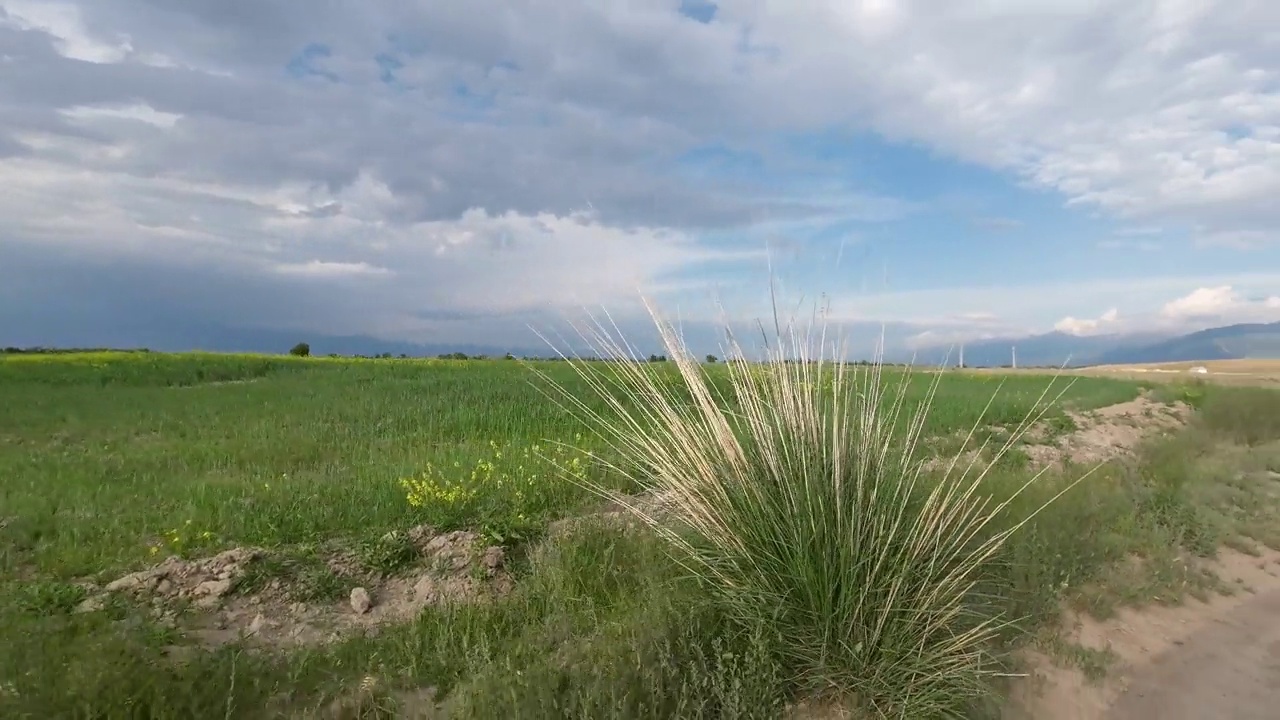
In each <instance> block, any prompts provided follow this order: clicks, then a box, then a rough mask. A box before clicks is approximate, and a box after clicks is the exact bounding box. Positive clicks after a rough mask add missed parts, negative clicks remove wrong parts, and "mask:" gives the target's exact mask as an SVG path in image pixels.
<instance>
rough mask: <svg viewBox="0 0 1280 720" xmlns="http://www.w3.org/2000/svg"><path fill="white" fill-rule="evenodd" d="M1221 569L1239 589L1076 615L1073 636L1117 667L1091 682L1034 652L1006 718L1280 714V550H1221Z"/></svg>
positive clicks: (1112, 719)
mask: <svg viewBox="0 0 1280 720" xmlns="http://www.w3.org/2000/svg"><path fill="white" fill-rule="evenodd" d="M1214 569H1215V571H1216V572H1217V574H1218V575H1219V577H1220V578H1221V579H1222V580H1223V581H1224V582H1226V583H1227V584H1229V585H1231V586H1232V587H1234V588H1236V589H1237V591H1236V592H1235V593H1233V594H1231V595H1226V596H1216V597H1214V598H1212V599H1211V600H1210V601H1209V602H1199V601H1197V600H1194V599H1192V600H1188V601H1187V602H1186V603H1185V604H1183V605H1179V606H1173V607H1168V606H1153V607H1145V608H1141V609H1138V610H1132V609H1126V610H1122V611H1121V612H1120V614H1119V615H1118V616H1117V617H1116V618H1114V619H1112V620H1108V621H1106V622H1098V621H1093V620H1089V619H1084V618H1076V619H1074V620H1073V622H1072V625H1073V626H1074V630H1073V632H1072V633H1071V637H1070V639H1071V640H1072V641H1074V642H1077V643H1079V644H1080V645H1083V646H1085V647H1089V648H1094V649H1098V650H1103V649H1109V650H1110V651H1111V652H1112V653H1114V655H1115V656H1116V658H1117V659H1118V663H1117V665H1116V666H1115V667H1113V668H1112V669H1111V670H1110V671H1109V672H1108V676H1107V678H1106V679H1105V680H1103V681H1101V682H1097V683H1094V682H1089V681H1088V680H1086V679H1085V678H1084V676H1083V674H1082V673H1081V672H1080V671H1079V670H1076V669H1074V668H1064V667H1060V666H1058V665H1055V664H1053V663H1052V662H1051V661H1050V660H1049V659H1048V658H1047V657H1044V656H1039V655H1032V656H1030V657H1029V660H1030V663H1031V665H1032V667H1033V668H1034V670H1033V672H1032V673H1031V676H1030V677H1028V678H1027V679H1026V680H1025V681H1024V682H1020V683H1018V684H1017V685H1016V686H1015V689H1014V696H1013V702H1012V704H1011V706H1010V708H1009V710H1008V712H1006V713H1005V716H1006V718H1007V720H1031V719H1032V718H1035V719H1036V720H1148V719H1151V720H1155V719H1159V720H1192V719H1195V720H1209V719H1211V718H1223V719H1227V718H1231V719H1236V720H1252V719H1254V718H1257V719H1259V720H1260V719H1262V718H1278V717H1280V553H1277V552H1267V553H1266V554H1264V555H1262V556H1260V557H1254V556H1250V555H1245V554H1242V553H1238V552H1234V551H1225V550H1224V551H1223V553H1222V555H1221V558H1220V560H1219V562H1218V563H1216V565H1215V567H1214Z"/></svg>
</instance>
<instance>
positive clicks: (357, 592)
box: [351, 587, 373, 615]
mask: <svg viewBox="0 0 1280 720" xmlns="http://www.w3.org/2000/svg"><path fill="white" fill-rule="evenodd" d="M371 607H373V599H372V598H370V597H369V591H368V590H365V589H364V588H362V587H358V588H352V590H351V609H352V610H354V611H355V613H356V614H357V615H363V614H365V613H367V612H369V608H371Z"/></svg>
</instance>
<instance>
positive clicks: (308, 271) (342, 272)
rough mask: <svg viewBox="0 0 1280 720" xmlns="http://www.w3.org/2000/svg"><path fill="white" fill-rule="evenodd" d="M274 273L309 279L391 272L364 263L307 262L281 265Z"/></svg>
mask: <svg viewBox="0 0 1280 720" xmlns="http://www.w3.org/2000/svg"><path fill="white" fill-rule="evenodd" d="M275 271H276V272H278V273H281V274H284V275H305V276H309V277H322V278H330V277H350V276H354V275H390V274H391V271H390V270H388V269H386V268H384V267H376V266H374V265H370V264H369V263H366V262H354V263H343V262H325V261H322V260H309V261H307V262H304V263H281V264H279V265H276V266H275Z"/></svg>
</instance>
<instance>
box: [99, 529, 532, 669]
mask: <svg viewBox="0 0 1280 720" xmlns="http://www.w3.org/2000/svg"><path fill="white" fill-rule="evenodd" d="M406 535H407V539H408V541H409V542H410V543H411V544H412V547H413V549H414V551H415V552H416V553H417V557H416V558H414V561H413V562H412V563H409V567H407V568H405V569H404V571H402V572H400V573H397V574H395V575H392V576H382V575H380V574H379V573H377V572H376V571H370V570H368V569H367V568H365V567H362V566H361V563H360V562H359V561H358V560H357V559H356V557H355V553H353V552H351V551H342V550H336V551H333V552H330V553H329V554H328V555H327V556H325V557H324V558H323V559H322V562H323V563H324V565H325V566H326V567H327V569H328V571H330V572H331V573H332V574H331V575H330V576H329V577H330V578H331V579H332V580H333V581H334V582H333V584H334V586H335V587H337V588H339V589H340V590H341V591H344V592H339V593H335V594H334V595H336V596H331V597H325V598H322V599H317V600H312V601H310V602H307V601H301V600H299V599H298V596H299V592H297V590H298V588H296V587H294V586H293V584H292V583H291V579H290V578H288V577H270V576H269V575H268V574H264V569H265V568H267V567H268V566H270V565H271V561H272V560H288V559H289V558H288V556H287V555H286V554H284V553H282V552H272V551H268V550H264V549H262V548H253V547H237V548H232V549H230V550H226V551H224V552H221V553H218V554H217V555H214V556H212V557H207V558H199V559H194V560H184V559H182V558H179V557H176V556H174V557H169V558H167V559H165V560H164V561H163V562H161V563H159V564H158V565H155V566H153V567H150V568H147V569H145V570H141V571H138V572H134V573H130V574H128V575H125V576H123V577H121V578H119V579H117V580H114V581H112V582H110V583H108V584H106V585H105V586H103V587H102V588H96V587H94V588H91V594H90V596H89V597H88V598H87V599H86V600H84V602H82V603H81V604H80V607H79V608H78V609H77V610H78V612H94V611H97V610H100V609H102V608H104V607H105V606H106V604H107V603H108V602H109V601H110V599H111V596H113V595H115V596H123V597H125V598H127V599H128V600H131V601H133V602H136V603H141V604H145V605H147V606H149V607H150V610H151V614H152V616H153V617H154V618H156V619H157V620H159V621H160V622H162V623H163V624H167V625H171V626H175V627H181V628H182V629H184V630H186V631H187V632H188V633H189V634H190V635H191V636H192V637H194V638H196V639H197V640H198V642H199V643H200V644H201V645H205V646H217V645H222V644H226V643H230V642H234V641H237V640H240V639H246V640H247V641H249V643H250V644H251V645H257V646H262V647H268V648H273V647H274V648H281V647H294V646H302V645H311V644H316V643H323V642H331V641H335V640H338V639H340V638H342V637H345V636H348V635H350V634H354V633H358V632H367V631H375V630H376V629H377V628H378V627H379V626H382V625H385V624H388V623H397V622H405V621H409V620H412V619H413V618H414V617H415V616H416V615H417V614H418V613H420V612H421V611H422V610H423V609H424V608H426V607H428V606H430V605H435V604H440V603H446V602H484V601H486V600H488V599H491V598H493V597H497V596H501V595H504V594H506V593H508V592H510V590H511V588H512V579H511V576H510V575H509V574H508V573H507V572H506V570H505V568H504V562H505V555H504V552H503V549H502V548H501V547H498V546H485V545H484V544H483V543H482V542H481V540H480V537H479V536H478V535H476V534H475V533H472V532H467V531H454V532H449V533H440V534H437V533H435V532H434V531H433V530H432V529H431V528H429V527H426V526H421V527H417V528H413V529H412V530H409V531H408V532H407V533H406ZM276 566H278V563H277V565H276ZM250 580H254V581H256V582H253V584H252V585H251V584H250ZM347 588H349V590H348V589H347Z"/></svg>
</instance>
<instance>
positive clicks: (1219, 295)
mask: <svg viewBox="0 0 1280 720" xmlns="http://www.w3.org/2000/svg"><path fill="white" fill-rule="evenodd" d="M1160 315H1161V317H1162V318H1164V319H1166V320H1169V321H1172V322H1175V323H1196V324H1200V325H1205V324H1226V323H1239V322H1277V321H1280V296H1275V295H1271V296H1265V297H1253V298H1250V297H1245V296H1244V295H1242V294H1241V293H1239V292H1237V291H1236V290H1235V289H1234V288H1233V287H1232V286H1230V285H1221V286H1218V287H1202V288H1197V289H1196V290H1193V291H1192V292H1190V293H1188V294H1187V295H1184V296H1182V297H1180V298H1177V299H1174V300H1171V301H1169V302H1168V303H1165V305H1164V307H1162V308H1161V309H1160Z"/></svg>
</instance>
